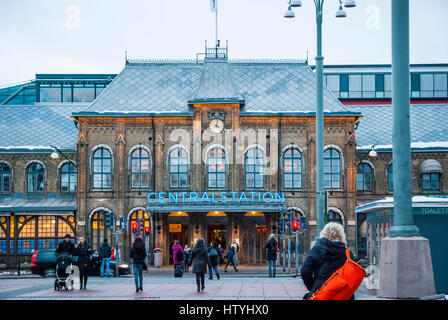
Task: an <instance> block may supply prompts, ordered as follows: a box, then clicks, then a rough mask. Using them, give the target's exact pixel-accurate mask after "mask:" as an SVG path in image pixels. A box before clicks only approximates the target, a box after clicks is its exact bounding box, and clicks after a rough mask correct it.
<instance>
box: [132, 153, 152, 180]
mask: <svg viewBox="0 0 448 320" xmlns="http://www.w3.org/2000/svg"><path fill="white" fill-rule="evenodd" d="M149 169H150V159H149V152H148V151H147V150H145V149H144V148H138V149H136V150H134V151H133V152H132V153H131V187H132V188H133V189H141V188H148V187H149V175H150V172H149Z"/></svg>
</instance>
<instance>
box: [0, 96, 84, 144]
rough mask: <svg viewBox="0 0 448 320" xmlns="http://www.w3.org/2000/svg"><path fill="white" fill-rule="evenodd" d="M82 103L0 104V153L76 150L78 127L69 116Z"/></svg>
mask: <svg viewBox="0 0 448 320" xmlns="http://www.w3.org/2000/svg"><path fill="white" fill-rule="evenodd" d="M85 108H86V105H76V106H74V105H72V104H70V105H52V106H44V105H34V106H2V107H1V108H0V137H1V138H0V152H1V153H15V152H33V153H37V152H51V151H52V149H51V148H49V146H50V145H55V146H57V147H58V148H60V149H61V150H62V151H64V150H65V151H67V152H70V151H76V139H77V136H78V129H77V128H76V126H75V123H74V120H73V119H72V118H71V117H70V116H71V114H72V112H76V111H80V110H82V109H85Z"/></svg>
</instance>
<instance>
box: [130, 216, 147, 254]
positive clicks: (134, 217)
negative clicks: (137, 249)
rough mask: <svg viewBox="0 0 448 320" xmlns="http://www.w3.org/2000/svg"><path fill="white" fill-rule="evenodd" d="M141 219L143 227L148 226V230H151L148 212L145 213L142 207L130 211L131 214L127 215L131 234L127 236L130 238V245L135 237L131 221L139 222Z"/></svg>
mask: <svg viewBox="0 0 448 320" xmlns="http://www.w3.org/2000/svg"><path fill="white" fill-rule="evenodd" d="M142 221H143V225H144V227H143V228H146V227H149V228H150V232H151V219H150V218H149V215H148V213H146V212H145V211H144V210H142V209H138V210H135V211H134V212H132V213H131V215H130V216H129V230H131V231H130V234H131V236H130V237H129V240H130V245H131V246H132V244H133V243H134V240H135V238H136V234H134V233H133V232H132V224H133V223H137V224H138V223H139V222H140V223H141V222H142Z"/></svg>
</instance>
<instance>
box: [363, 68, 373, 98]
mask: <svg viewBox="0 0 448 320" xmlns="http://www.w3.org/2000/svg"><path fill="white" fill-rule="evenodd" d="M375 81H376V78H375V75H374V74H363V75H362V97H363V98H375V89H376V88H375Z"/></svg>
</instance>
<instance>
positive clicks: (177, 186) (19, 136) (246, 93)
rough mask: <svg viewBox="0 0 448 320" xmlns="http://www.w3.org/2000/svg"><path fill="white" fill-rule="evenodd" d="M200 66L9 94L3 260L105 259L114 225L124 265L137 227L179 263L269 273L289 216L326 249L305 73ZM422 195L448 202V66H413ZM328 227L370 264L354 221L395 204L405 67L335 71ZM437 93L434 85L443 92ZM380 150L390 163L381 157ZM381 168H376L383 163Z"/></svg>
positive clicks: (174, 64) (309, 72)
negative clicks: (399, 74)
mask: <svg viewBox="0 0 448 320" xmlns="http://www.w3.org/2000/svg"><path fill="white" fill-rule="evenodd" d="M200 57H201V58H200V59H199V58H198V59H193V60H132V59H126V61H125V66H124V68H123V70H122V71H121V72H120V73H119V74H117V75H115V74H113V75H93V74H91V75H45V74H39V75H36V79H35V80H33V81H30V82H27V83H24V84H20V85H15V86H10V87H7V88H1V89H0V136H1V141H0V227H1V228H0V259H3V260H5V261H6V262H8V261H9V262H10V263H13V262H14V261H16V260H17V259H22V258H24V257H27V256H28V257H29V256H30V255H31V253H32V251H33V250H39V249H42V248H53V247H55V246H56V244H57V241H59V240H61V239H62V238H63V236H64V235H65V234H66V233H70V234H72V235H73V236H76V237H79V236H84V237H86V239H87V241H88V242H89V243H90V244H91V246H92V247H93V248H97V247H99V245H100V244H101V242H102V241H103V239H104V238H108V239H109V241H110V242H111V243H113V244H114V243H115V238H114V237H113V236H112V233H111V231H110V230H109V229H108V228H106V227H105V215H106V214H107V213H111V214H113V216H114V217H115V221H116V223H117V225H116V226H115V227H116V228H117V229H118V228H119V222H120V219H121V220H123V219H126V225H125V228H124V230H123V233H122V234H121V235H120V236H119V248H120V252H121V254H122V257H123V258H124V259H127V258H128V255H129V249H130V246H131V243H132V241H133V239H134V237H135V236H134V233H133V232H132V230H131V225H132V223H134V222H136V221H138V220H139V219H143V220H144V224H145V225H147V226H149V227H150V233H149V234H148V235H147V236H146V238H145V239H146V242H147V247H148V249H149V250H150V251H151V252H152V251H153V250H154V248H156V247H160V248H161V249H162V252H163V254H164V259H163V262H164V264H170V262H171V261H172V259H171V258H172V257H171V251H170V248H171V246H172V245H173V242H174V241H175V240H179V241H180V243H181V244H182V245H185V244H188V245H189V246H192V245H193V243H194V241H195V239H197V238H203V239H205V241H206V243H207V244H208V243H210V242H211V241H217V242H218V243H219V244H221V245H222V247H224V248H225V249H227V248H228V247H229V245H230V244H231V243H232V242H233V241H236V242H238V243H239V245H240V248H241V250H240V252H239V255H238V261H239V263H241V264H243V263H248V264H254V263H263V262H265V250H264V244H265V242H266V240H267V239H268V237H269V234H271V233H277V232H278V218H279V217H280V216H281V215H282V214H283V213H284V212H286V211H287V210H288V209H290V208H294V211H295V212H296V214H297V215H300V216H304V217H306V228H305V230H304V233H303V234H302V236H301V238H300V242H301V243H300V244H301V249H302V250H303V251H304V252H307V251H308V250H309V248H310V243H311V241H312V240H313V239H314V237H315V232H316V214H315V177H316V172H315V111H314V110H315V86H316V77H315V74H314V71H313V69H314V68H313V66H310V65H309V64H308V62H307V61H306V60H303V61H302V60H232V59H229V58H228V52H227V48H218V49H216V48H212V49H209V48H206V50H205V52H204V53H203V55H201V56H200ZM411 73H412V74H411V78H412V79H411V81H412V84H413V85H412V101H411V103H412V104H411V122H412V123H411V137H412V143H413V144H412V158H413V160H412V167H413V193H414V194H425V195H434V196H443V195H447V194H448V178H447V173H448V121H447V120H448V119H447V117H448V116H446V115H447V114H448V113H447V112H446V111H447V110H448V109H447V108H448V84H447V75H448V65H416V66H411ZM324 74H325V82H324V83H325V88H324V127H325V131H324V184H325V188H326V190H327V191H328V201H327V209H328V211H327V213H328V215H327V221H336V222H339V223H341V224H342V225H343V226H344V229H345V231H346V234H347V239H348V246H349V247H350V249H351V250H353V251H354V252H356V253H357V254H360V255H363V254H364V255H365V253H366V250H367V249H366V247H367V246H368V237H369V235H368V234H367V230H366V228H365V225H366V221H365V217H364V218H363V217H358V216H357V215H356V214H355V208H356V207H357V206H359V205H361V204H365V203H367V202H368V201H372V200H378V199H381V198H383V197H385V196H390V195H391V194H393V186H392V185H391V183H390V181H391V176H392V174H393V172H391V170H390V164H391V161H392V149H391V141H392V135H391V132H392V108H391V105H390V104H391V101H390V97H391V88H390V66H375V65H371V66H350V65H348V66H328V67H326V68H325V69H324ZM430 84H431V86H430ZM372 151H375V152H372ZM375 154H376V155H375Z"/></svg>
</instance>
